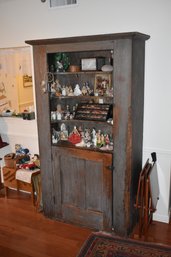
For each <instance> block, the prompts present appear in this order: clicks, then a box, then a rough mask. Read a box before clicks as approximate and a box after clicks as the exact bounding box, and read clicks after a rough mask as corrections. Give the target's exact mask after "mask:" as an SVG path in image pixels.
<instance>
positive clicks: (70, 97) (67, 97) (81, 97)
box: [50, 95, 113, 100]
mask: <svg viewBox="0 0 171 257" xmlns="http://www.w3.org/2000/svg"><path fill="white" fill-rule="evenodd" d="M50 98H51V99H53V98H54V99H56V98H57V99H74V98H79V99H110V100H112V99H113V96H91V95H79V96H75V95H73V96H62V95H61V96H56V95H50Z"/></svg>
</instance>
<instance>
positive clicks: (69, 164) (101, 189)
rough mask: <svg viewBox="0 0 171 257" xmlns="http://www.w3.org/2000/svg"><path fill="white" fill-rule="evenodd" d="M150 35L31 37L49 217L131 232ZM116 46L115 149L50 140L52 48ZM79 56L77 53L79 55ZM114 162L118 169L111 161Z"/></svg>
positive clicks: (56, 50) (45, 197)
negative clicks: (46, 90) (46, 89)
mask: <svg viewBox="0 0 171 257" xmlns="http://www.w3.org/2000/svg"><path fill="white" fill-rule="evenodd" d="M148 38H149V36H148V35H145V34H141V33H137V32H131V33H118V34H108V35H95V36H84V37H72V38H58V39H47V40H32V41H26V43H28V44H31V45H33V53H34V69H35V86H36V102H37V114H38V115H37V118H38V134H39V147H40V157H41V170H42V190H43V204H44V213H45V215H46V216H48V217H52V218H56V219H59V220H64V221H67V222H72V223H74V224H79V225H82V226H88V227H93V228H96V229H99V230H101V229H103V230H111V229H112V227H113V228H114V231H115V233H117V234H120V235H128V234H129V233H130V231H131V230H132V227H133V224H134V221H135V218H136V213H135V210H134V207H133V204H134V201H135V196H136V190H137V184H138V176H139V172H140V170H141V164H142V139H143V107H144V106H143V104H144V56H145V41H146V40H147V39H148ZM98 50H103V51H109V50H113V57H114V59H113V66H114V71H113V87H114V98H113V113H114V125H113V128H112V129H113V136H114V150H113V153H112V154H106V153H103V152H101V153H100V152H93V151H89V150H81V149H75V148H67V147H65V148H64V147H56V146H52V145H51V133H50V117H49V116H50V110H49V97H48V95H47V94H42V93H41V81H42V80H44V77H45V72H46V71H47V67H46V66H47V56H46V54H47V53H53V52H60V51H61V52H80V51H85V52H86V51H91V52H94V53H95V51H98ZM77 57H78V56H77ZM112 165H113V167H114V170H113V172H112V171H111V170H109V168H108V167H109V166H112Z"/></svg>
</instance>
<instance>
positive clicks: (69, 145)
mask: <svg viewBox="0 0 171 257" xmlns="http://www.w3.org/2000/svg"><path fill="white" fill-rule="evenodd" d="M52 146H57V147H66V148H74V149H78V150H87V151H93V152H101V153H113V150H107V149H105V150H102V149H101V148H98V147H92V146H90V147H79V146H75V145H74V144H72V143H71V142H69V141H59V142H58V143H56V144H54V143H52Z"/></svg>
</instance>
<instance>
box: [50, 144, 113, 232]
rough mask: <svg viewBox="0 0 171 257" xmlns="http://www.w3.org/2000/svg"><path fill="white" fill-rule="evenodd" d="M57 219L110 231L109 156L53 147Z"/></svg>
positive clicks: (110, 160) (110, 178)
mask: <svg viewBox="0 0 171 257" xmlns="http://www.w3.org/2000/svg"><path fill="white" fill-rule="evenodd" d="M52 151H53V160H54V170H53V174H54V189H55V190H54V196H55V198H56V200H55V203H56V214H57V215H56V218H57V219H58V218H61V219H63V220H65V221H69V222H72V223H75V224H79V225H82V226H88V227H91V228H95V229H105V230H111V226H112V171H111V170H109V169H108V165H111V164H112V155H111V154H103V153H96V152H90V151H88V150H83V151H80V150H77V149H70V150H69V151H68V149H66V148H59V147H53V150H52Z"/></svg>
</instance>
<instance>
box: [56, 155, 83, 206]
mask: <svg viewBox="0 0 171 257" xmlns="http://www.w3.org/2000/svg"><path fill="white" fill-rule="evenodd" d="M60 167H61V168H60V171H61V202H62V204H70V205H73V206H75V207H79V208H85V161H84V160H83V159H78V158H76V157H73V156H66V155H65V156H63V155H62V156H61V157H60Z"/></svg>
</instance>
